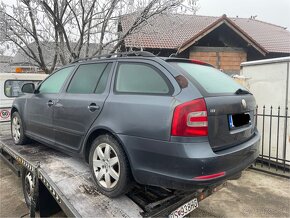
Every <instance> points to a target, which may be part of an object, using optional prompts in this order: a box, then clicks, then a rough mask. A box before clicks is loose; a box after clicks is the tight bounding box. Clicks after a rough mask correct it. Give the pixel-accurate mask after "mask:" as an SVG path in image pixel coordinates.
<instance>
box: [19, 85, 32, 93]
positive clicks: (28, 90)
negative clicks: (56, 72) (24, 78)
mask: <svg viewBox="0 0 290 218" xmlns="http://www.w3.org/2000/svg"><path fill="white" fill-rule="evenodd" d="M34 91H35V85H34V83H25V84H24V85H23V86H22V88H21V92H23V93H34Z"/></svg>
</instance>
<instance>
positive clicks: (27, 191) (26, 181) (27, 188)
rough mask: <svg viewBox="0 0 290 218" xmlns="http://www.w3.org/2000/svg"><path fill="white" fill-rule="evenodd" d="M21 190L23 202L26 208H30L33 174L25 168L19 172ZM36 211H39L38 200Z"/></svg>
mask: <svg viewBox="0 0 290 218" xmlns="http://www.w3.org/2000/svg"><path fill="white" fill-rule="evenodd" d="M21 181H22V190H23V195H24V200H25V203H26V205H27V207H28V208H30V206H31V200H32V193H33V174H32V172H30V171H29V170H27V169H26V168H23V169H22V172H21ZM35 209H36V211H38V210H39V200H38V199H37V200H36V207H35Z"/></svg>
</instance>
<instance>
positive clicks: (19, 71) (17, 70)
mask: <svg viewBox="0 0 290 218" xmlns="http://www.w3.org/2000/svg"><path fill="white" fill-rule="evenodd" d="M15 72H16V73H22V72H23V69H22V68H21V67H16V69H15Z"/></svg>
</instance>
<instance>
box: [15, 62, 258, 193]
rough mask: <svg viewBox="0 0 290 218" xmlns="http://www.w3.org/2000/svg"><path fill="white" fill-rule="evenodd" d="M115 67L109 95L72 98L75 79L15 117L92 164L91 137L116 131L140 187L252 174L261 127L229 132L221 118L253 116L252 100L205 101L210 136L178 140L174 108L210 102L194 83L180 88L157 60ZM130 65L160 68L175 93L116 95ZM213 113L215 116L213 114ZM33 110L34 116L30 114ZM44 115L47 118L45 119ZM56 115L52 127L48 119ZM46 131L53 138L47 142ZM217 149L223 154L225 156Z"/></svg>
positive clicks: (23, 101) (21, 106) (32, 133)
mask: <svg viewBox="0 0 290 218" xmlns="http://www.w3.org/2000/svg"><path fill="white" fill-rule="evenodd" d="M101 61H102V60H101ZM110 61H111V62H114V64H115V65H114V66H113V67H112V70H111V72H110V76H109V79H108V84H107V87H106V90H105V92H104V93H102V94H98V95H94V94H93V95H79V94H73V95H68V94H66V93H65V90H66V87H67V85H68V84H69V81H70V79H71V77H72V75H73V72H72V73H71V75H70V76H69V77H68V78H67V80H66V82H65V84H64V87H63V88H62V90H61V92H60V94H58V95H57V96H37V94H27V95H25V96H22V97H20V98H18V99H16V100H15V101H14V103H13V109H12V113H13V111H15V110H18V112H19V113H20V115H21V117H22V119H23V120H24V123H25V128H26V129H25V133H26V134H27V135H28V136H29V137H31V138H33V139H36V140H38V141H40V142H42V143H45V144H47V145H49V146H52V147H55V148H57V149H60V150H62V151H65V152H67V153H70V154H73V155H80V156H82V157H84V158H85V159H86V160H87V156H88V151H89V146H90V144H89V143H88V142H90V137H91V136H92V135H95V134H96V133H98V132H104V131H106V132H109V133H111V134H112V135H114V136H115V137H116V138H117V139H118V140H119V142H120V143H121V145H122V146H123V148H124V150H125V152H126V154H127V157H128V159H129V162H130V166H131V170H132V173H133V176H134V178H135V180H136V181H137V182H139V183H142V184H147V185H158V186H165V187H168V188H180V189H193V188H197V187H198V186H204V185H210V184H213V183H217V182H221V181H222V180H224V179H226V178H228V177H230V176H232V175H234V174H236V173H238V172H240V171H241V170H243V169H245V168H246V167H248V166H249V165H250V164H251V163H252V162H253V161H254V160H255V159H256V158H257V156H258V143H259V139H260V136H259V134H258V132H257V130H256V128H255V125H254V123H252V125H251V126H250V128H249V129H248V130H246V131H241V132H240V133H226V131H225V128H224V127H225V125H227V124H226V123H224V121H221V120H222V119H219V116H226V114H227V113H231V114H232V113H238V112H244V111H251V113H253V110H254V107H255V102H254V98H253V96H252V95H243V96H235V95H231V96H221V97H206V96H205V100H206V103H207V107H208V108H207V109H208V113H209V123H210V124H209V136H208V137H172V136H171V135H170V130H171V122H172V115H173V111H174V108H175V107H176V106H177V105H179V104H181V103H184V102H187V101H190V100H193V99H197V98H201V97H204V96H203V95H202V93H201V92H200V91H199V90H198V89H197V88H196V87H195V85H194V84H193V83H190V82H189V83H188V86H187V87H184V88H183V89H181V88H180V87H179V85H178V83H177V81H176V79H175V78H174V77H176V76H178V75H180V74H181V73H180V72H179V71H178V70H177V69H176V68H174V67H172V66H171V65H169V64H168V63H167V62H166V61H164V60H162V59H159V58H157V57H156V58H144V57H134V58H132V57H127V58H119V59H114V58H112V59H110ZM128 61H132V62H143V63H146V64H151V65H153V66H154V67H156V68H158V69H159V70H160V71H161V72H162V73H163V74H164V75H165V76H166V77H167V79H168V80H169V81H170V83H171V85H172V87H173V93H172V94H171V95H168V96H164V95H163V96H160V95H142V94H141V95H140V94H138V95H136V94H126V93H125V94H123V93H122V94H120V93H116V92H115V91H114V79H115V74H116V66H117V64H118V63H117V62H128ZM86 63H94V61H91V62H86ZM77 66H78V65H77ZM77 66H76V68H77ZM41 97H43V98H41ZM37 98H41V99H39V100H38V101H37V102H34V103H33V102H32V103H31V104H32V105H30V106H27V105H28V104H27V103H28V102H29V101H30V100H33V99H37ZM242 98H244V99H246V101H247V102H248V106H247V108H245V109H243V110H241V108H240V104H239V102H240V100H241V99H242ZM49 100H53V101H55V102H54V105H53V106H52V107H49V106H48V105H47V103H48V101H49ZM92 103H94V104H96V106H98V107H99V109H97V110H95V111H90V110H89V109H88V106H89V105H90V104H92ZM31 107H33V108H31ZM212 108H214V109H215V114H211V110H210V109H212ZM28 110H29V112H27V111H28ZM51 110H53V112H51ZM33 111H34V112H35V114H34V115H32V114H31V113H32V112H33ZM44 112H46V113H47V114H46V115H47V117H41V114H42V113H44ZM51 113H52V114H53V116H52V118H51V119H52V120H50V118H49V115H50V114H51ZM28 114H30V115H29V116H30V117H29V116H28ZM251 116H252V118H253V115H251ZM31 117H32V119H31ZM30 119H31V120H30ZM31 122H32V123H34V125H35V124H36V123H38V124H40V125H39V126H38V128H40V129H38V130H35V129H34V128H36V127H34V126H33V124H31ZM50 124H52V125H50ZM30 125H31V126H30ZM44 130H48V132H49V133H51V131H53V133H52V134H51V135H50V136H48V135H47V134H46V133H44ZM222 136H225V137H222ZM227 140H228V141H227ZM52 141H53V142H52ZM235 141H236V143H235V144H234V143H233V142H235ZM224 142H225V143H224ZM218 147H220V148H222V150H220V151H219V149H218ZM221 171H226V176H225V177H223V178H218V179H214V180H213V181H194V180H192V178H194V177H195V176H198V175H207V174H212V173H216V172H221Z"/></svg>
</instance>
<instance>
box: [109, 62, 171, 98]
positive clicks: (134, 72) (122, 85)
mask: <svg viewBox="0 0 290 218" xmlns="http://www.w3.org/2000/svg"><path fill="white" fill-rule="evenodd" d="M171 87H172V86H171V85H170V82H169V81H168V79H167V78H166V76H165V75H164V74H163V73H162V72H161V71H159V70H158V69H157V68H155V67H154V66H151V65H149V64H145V63H120V64H119V66H118V70H117V75H116V82H115V91H116V92H118V93H136V94H157V95H158V94H159V95H168V94H170V93H171V92H172V88H171Z"/></svg>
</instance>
